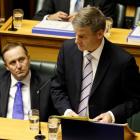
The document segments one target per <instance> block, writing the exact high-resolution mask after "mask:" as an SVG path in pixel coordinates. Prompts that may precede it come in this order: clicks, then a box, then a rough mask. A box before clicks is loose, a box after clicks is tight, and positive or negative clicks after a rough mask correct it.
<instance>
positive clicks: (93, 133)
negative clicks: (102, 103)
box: [58, 116, 136, 140]
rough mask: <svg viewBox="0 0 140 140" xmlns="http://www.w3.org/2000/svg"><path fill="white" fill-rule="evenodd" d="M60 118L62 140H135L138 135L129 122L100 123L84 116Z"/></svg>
mask: <svg viewBox="0 0 140 140" xmlns="http://www.w3.org/2000/svg"><path fill="white" fill-rule="evenodd" d="M58 118H60V119H61V128H62V140H129V139H130V140H133V139H134V138H135V137H136V133H135V132H133V131H132V130H131V129H130V128H129V127H128V124H115V123H99V122H93V121H92V119H88V118H83V117H60V116H59V117H58Z"/></svg>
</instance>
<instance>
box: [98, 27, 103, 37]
mask: <svg viewBox="0 0 140 140" xmlns="http://www.w3.org/2000/svg"><path fill="white" fill-rule="evenodd" d="M103 36H104V30H102V29H101V30H99V31H97V37H98V39H102V38H103Z"/></svg>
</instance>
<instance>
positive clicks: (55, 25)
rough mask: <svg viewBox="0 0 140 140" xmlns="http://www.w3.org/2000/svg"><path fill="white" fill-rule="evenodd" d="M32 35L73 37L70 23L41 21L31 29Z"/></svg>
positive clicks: (73, 33)
mask: <svg viewBox="0 0 140 140" xmlns="http://www.w3.org/2000/svg"><path fill="white" fill-rule="evenodd" d="M32 33H39V34H48V35H57V36H69V37H75V32H74V30H73V26H72V24H71V22H63V21H54V20H42V21H41V22H40V23H38V24H37V25H36V26H34V27H33V28H32Z"/></svg>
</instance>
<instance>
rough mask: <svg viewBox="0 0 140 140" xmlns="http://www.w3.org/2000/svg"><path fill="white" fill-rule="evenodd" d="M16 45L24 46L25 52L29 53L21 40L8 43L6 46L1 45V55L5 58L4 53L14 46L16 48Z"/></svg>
mask: <svg viewBox="0 0 140 140" xmlns="http://www.w3.org/2000/svg"><path fill="white" fill-rule="evenodd" d="M16 47H21V48H23V50H24V51H25V54H26V55H28V51H27V49H26V47H25V46H24V45H23V44H22V43H20V42H17V43H7V44H6V45H5V46H3V47H1V57H2V59H3V61H5V60H4V54H5V53H6V52H7V51H8V50H11V49H13V48H16Z"/></svg>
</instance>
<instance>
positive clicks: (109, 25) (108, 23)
mask: <svg viewBox="0 0 140 140" xmlns="http://www.w3.org/2000/svg"><path fill="white" fill-rule="evenodd" d="M112 26H113V19H112V18H111V17H106V30H105V36H106V37H110V35H111V31H110V30H111V28H112Z"/></svg>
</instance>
